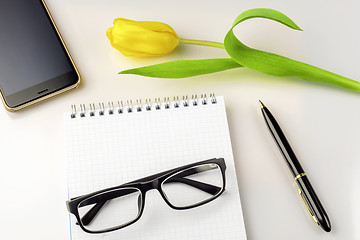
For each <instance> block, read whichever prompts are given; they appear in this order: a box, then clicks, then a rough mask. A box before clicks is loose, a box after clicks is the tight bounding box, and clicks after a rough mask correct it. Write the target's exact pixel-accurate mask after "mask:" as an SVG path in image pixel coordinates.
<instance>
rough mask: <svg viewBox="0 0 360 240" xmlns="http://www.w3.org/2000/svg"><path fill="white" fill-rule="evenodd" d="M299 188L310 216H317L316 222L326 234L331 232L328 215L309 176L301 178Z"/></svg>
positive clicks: (298, 181) (298, 182) (297, 181)
mask: <svg viewBox="0 0 360 240" xmlns="http://www.w3.org/2000/svg"><path fill="white" fill-rule="evenodd" d="M296 183H297V184H298V187H299V189H300V191H301V196H302V198H303V200H304V202H305V204H306V207H307V208H308V210H309V212H310V214H311V215H312V216H313V218H314V216H315V219H314V220H315V221H316V222H317V224H318V225H320V226H321V227H322V228H323V229H324V230H325V231H326V232H330V230H331V224H330V219H329V217H328V215H327V214H326V212H325V209H324V207H323V206H322V204H321V202H320V200H319V198H318V196H317V195H316V193H315V191H314V189H313V187H312V186H311V184H310V181H309V179H308V178H307V176H303V177H300V178H298V179H297V180H296Z"/></svg>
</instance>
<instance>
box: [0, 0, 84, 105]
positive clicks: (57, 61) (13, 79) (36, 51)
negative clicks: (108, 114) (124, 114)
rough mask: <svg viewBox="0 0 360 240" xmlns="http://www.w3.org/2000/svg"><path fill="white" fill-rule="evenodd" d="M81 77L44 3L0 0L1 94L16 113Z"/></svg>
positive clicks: (74, 85) (3, 99)
mask: <svg viewBox="0 0 360 240" xmlns="http://www.w3.org/2000/svg"><path fill="white" fill-rule="evenodd" d="M79 84H80V74H79V72H78V70H77V68H76V66H75V64H74V62H73V60H72V58H71V56H70V54H69V52H68V50H67V48H66V46H65V44H64V41H63V39H62V38H61V36H60V33H59V31H58V29H57V27H56V25H55V23H54V20H53V19H52V17H51V15H50V13H49V10H48V8H47V6H46V4H45V2H44V1H43V0H0V91H1V99H2V101H3V103H4V105H5V108H6V109H7V110H9V111H17V110H20V109H23V108H25V107H28V106H30V105H33V104H35V103H38V102H41V101H43V100H45V99H48V98H50V97H53V96H55V95H58V94H60V93H63V92H65V91H67V90H70V89H73V88H75V87H77V86H78V85H79Z"/></svg>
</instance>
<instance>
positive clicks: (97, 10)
mask: <svg viewBox="0 0 360 240" xmlns="http://www.w3.org/2000/svg"><path fill="white" fill-rule="evenodd" d="M47 3H48V6H49V8H50V11H51V13H52V15H53V17H54V19H55V21H56V23H57V25H58V27H59V29H60V31H61V33H62V36H63V37H64V39H65V41H66V43H67V46H68V48H69V50H70V52H71V54H72V56H73V58H74V60H75V62H76V64H77V66H78V68H79V70H80V73H81V75H82V78H83V81H82V84H81V86H80V88H78V89H76V90H72V91H71V92H68V93H66V94H63V95H62V96H58V97H56V98H54V99H52V100H50V101H47V102H44V103H42V104H39V105H37V106H34V107H31V108H29V109H26V110H23V111H21V112H18V113H8V112H6V110H5V109H4V108H3V109H1V110H0V132H1V138H0V150H1V155H0V158H1V168H0V169H1V170H0V171H1V172H0V189H1V203H0V212H1V218H0V229H1V235H2V237H1V238H2V239H69V234H68V228H69V225H68V214H67V211H66V208H65V200H66V188H65V186H66V178H65V162H64V157H63V152H64V148H63V146H64V145H63V140H64V139H63V138H64V137H63V118H62V115H63V112H65V111H69V110H70V105H71V104H80V103H86V104H87V103H89V102H108V101H114V100H127V99H132V100H134V99H135V100H136V99H138V98H141V99H145V98H152V99H153V98H155V97H161V98H163V97H167V96H169V97H172V96H182V95H184V94H187V95H191V94H201V93H212V92H214V93H215V94H216V95H223V96H224V97H225V102H226V107H227V114H228V121H229V128H230V134H231V139H232V146H233V151H234V158H235V164H236V168H237V173H238V181H239V190H240V194H241V197H242V206H243V213H244V219H245V226H246V231H247V235H248V239H249V240H261V239H289V238H291V239H360V230H359V229H360V228H359V226H360V222H359V215H360V206H359V199H360V188H359V183H360V177H359V171H360V163H359V158H360V148H359V143H360V140H359V138H360V128H359V122H360V111H359V106H360V95H359V93H356V92H352V91H349V90H343V89H340V88H336V87H332V86H326V85H322V84H317V83H311V82H305V81H302V80H298V79H295V78H275V77H270V76H266V75H264V74H261V73H257V72H254V71H252V70H249V69H235V70H229V71H226V72H222V73H216V74H211V75H204V76H200V77H194V78H189V79H182V80H169V79H151V78H145V77H139V76H131V75H117V72H119V71H120V70H123V69H128V68H133V67H140V66H144V65H149V64H153V63H160V62H164V61H167V60H176V59H200V58H216V57H226V56H227V55H226V53H225V52H224V50H221V49H213V48H207V47H199V46H189V45H187V46H185V45H184V46H180V47H178V48H177V49H176V50H175V52H173V53H172V54H170V55H168V56H165V57H159V58H152V59H133V58H126V57H123V56H122V55H121V54H120V53H119V52H117V51H116V50H115V49H113V48H112V47H111V46H110V43H109V41H108V39H107V38H106V36H105V32H106V29H107V28H109V27H111V26H112V20H113V19H115V18H118V17H124V18H129V19H133V20H155V21H162V22H166V23H168V24H169V25H171V26H172V27H173V28H174V29H175V31H176V32H177V33H178V35H179V36H180V37H181V38H192V39H201V40H212V41H218V42H221V41H222V40H223V38H224V36H225V34H226V32H227V31H228V28H229V27H230V26H231V24H232V22H233V21H234V19H235V18H236V17H237V15H238V14H240V13H241V12H243V11H245V10H248V9H250V8H255V7H269V8H274V9H276V10H279V11H281V12H283V13H285V14H286V15H288V16H289V17H290V18H291V19H292V20H294V22H295V23H297V24H298V25H299V27H300V28H302V29H303V30H304V31H302V32H300V31H294V30H291V29H288V28H287V27H284V26H282V25H280V24H279V23H276V22H272V21H268V20H263V19H254V20H249V21H247V22H245V23H242V24H241V25H240V26H239V27H238V28H237V29H236V32H237V35H238V36H239V38H240V39H241V40H242V41H243V42H244V43H246V44H248V45H250V46H252V47H255V48H259V49H263V50H267V51H271V52H275V53H279V54H281V55H285V56H287V57H291V58H293V59H296V60H299V61H303V62H306V63H309V64H312V65H315V66H319V67H322V68H324V69H327V70H331V71H333V72H335V73H338V74H340V75H344V76H347V77H350V78H352V79H357V80H359V79H360V72H359V71H358V68H359V66H358V65H359V60H358V56H359V54H360V46H359V42H360V41H359V40H360V39H359V38H360V34H359V30H358V23H359V22H360V15H359V14H358V12H359V9H360V3H359V2H358V1H355V0H343V1H335V0H334V1H329V0H328V1H325V0H319V1H310V0H304V1H297V2H295V1H285V0H281V1H280V0H278V1H271V2H270V1H250V0H248V1H229V0H228V1H225V0H223V1H213V2H210V1H194V0H192V1H189V0H183V1H176V2H175V1H155V0H153V1H127V2H125V1H120V0H116V1H115V0H111V1H99V0H63V1H57V0H48V1H47ZM1 34H3V33H1ZM24 41H26V36H24ZM258 99H261V100H262V101H263V102H264V103H265V104H266V105H267V106H268V107H269V109H270V110H271V111H272V112H273V114H274V115H275V116H276V117H277V119H278V121H279V122H280V124H281V126H282V128H283V130H284V132H285V134H286V135H287V137H288V139H289V141H290V142H291V143H292V146H293V148H294V150H295V152H296V153H297V155H298V158H299V159H300V161H301V163H302V165H303V167H304V169H305V171H306V172H307V174H308V176H309V178H310V180H311V182H312V184H313V187H314V188H315V190H316V192H317V194H318V196H319V198H320V199H321V201H322V203H323V205H324V207H325V209H326V210H327V213H328V215H329V217H330V220H331V223H332V228H333V229H332V232H331V233H325V232H324V231H323V230H322V229H321V228H320V227H318V226H316V225H315V223H314V222H313V220H312V219H311V217H310V216H309V214H308V213H307V212H306V209H305V207H303V205H302V202H301V200H300V198H299V197H298V196H297V189H296V185H295V184H294V183H293V180H292V176H291V175H290V173H289V171H288V169H287V168H286V165H285V164H284V162H283V160H282V158H281V156H280V154H279V151H278V150H277V148H276V146H275V144H274V143H273V140H272V139H271V136H270V134H269V133H268V131H267V129H266V127H265V125H264V121H263V119H262V116H261V112H260V109H259V105H258Z"/></svg>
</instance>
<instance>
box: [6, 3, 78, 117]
mask: <svg viewBox="0 0 360 240" xmlns="http://www.w3.org/2000/svg"><path fill="white" fill-rule="evenodd" d="M41 2H42V4H43V6H44V7H45V10H46V12H47V14H48V16H49V17H50V20H51V22H52V24H53V26H54V28H55V30H56V33H57V35H58V36H59V38H60V41H61V44H62V45H63V47H64V49H65V51H66V54H67V55H68V57H69V59H70V61H71V64H72V65H73V67H74V69H75V72H76V74H77V76H78V81H77V82H76V83H75V84H74V85H71V86H69V87H66V88H64V89H61V90H58V91H56V92H54V93H51V94H48V95H45V96H43V97H41V98H38V99H35V100H33V101H31V102H28V103H25V104H22V105H20V106H18V107H14V108H13V107H10V106H8V105H7V104H6V102H5V99H4V97H3V94H2V93H1V94H0V97H1V101H2V102H3V104H4V106H5V109H6V110H7V111H9V112H16V111H19V110H22V109H24V108H27V107H29V106H32V105H35V104H38V103H40V102H43V101H45V100H47V99H49V98H52V97H54V96H57V95H59V94H62V93H64V92H67V91H69V90H71V89H74V88H77V87H78V86H79V85H80V82H81V76H80V73H79V70H78V69H77V67H76V65H75V62H74V60H73V59H72V57H71V55H70V52H69V50H68V48H67V47H66V44H65V42H64V40H63V38H62V36H61V34H60V31H59V29H58V28H57V26H56V24H55V21H54V19H53V17H52V16H51V14H50V11H49V9H48V7H47V5H46V3H45V1H44V0H41Z"/></svg>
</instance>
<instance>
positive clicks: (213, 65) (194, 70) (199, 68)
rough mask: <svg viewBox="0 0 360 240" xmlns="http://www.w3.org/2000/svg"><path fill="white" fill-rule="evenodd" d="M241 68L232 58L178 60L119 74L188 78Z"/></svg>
mask: <svg viewBox="0 0 360 240" xmlns="http://www.w3.org/2000/svg"><path fill="white" fill-rule="evenodd" d="M239 67H242V66H241V65H240V64H238V63H237V62H235V61H234V60H232V59H231V58H215V59H200V60H177V61H170V62H166V63H160V64H155V65H150V66H146V67H141V68H133V69H128V70H124V71H121V72H119V74H136V75H141V76H146V77H157V78H187V77H193V76H197V75H202V74H208V73H214V72H220V71H224V70H228V69H233V68H239Z"/></svg>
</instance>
